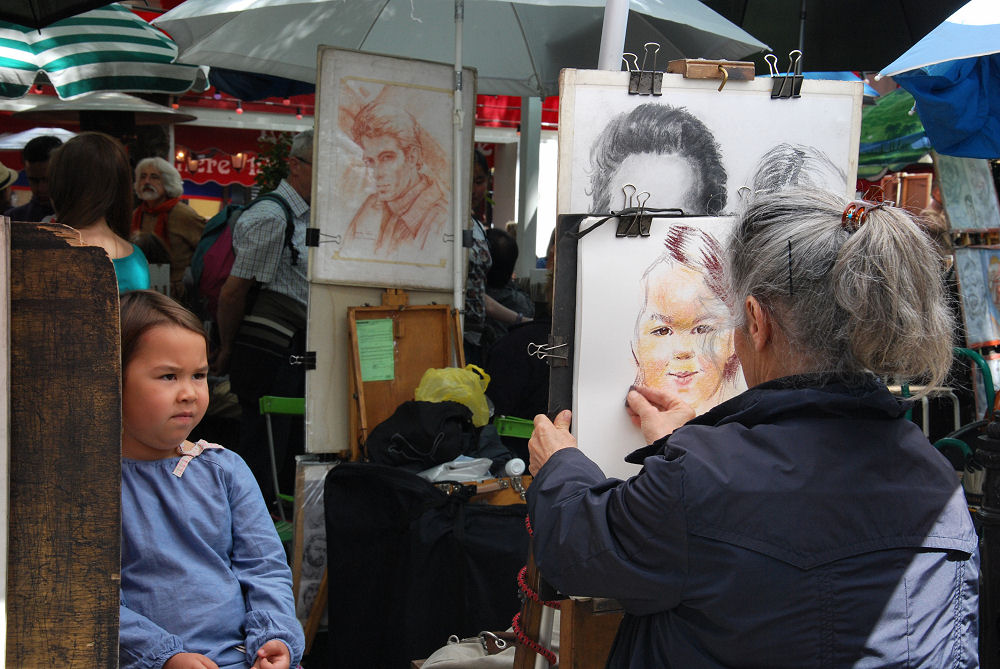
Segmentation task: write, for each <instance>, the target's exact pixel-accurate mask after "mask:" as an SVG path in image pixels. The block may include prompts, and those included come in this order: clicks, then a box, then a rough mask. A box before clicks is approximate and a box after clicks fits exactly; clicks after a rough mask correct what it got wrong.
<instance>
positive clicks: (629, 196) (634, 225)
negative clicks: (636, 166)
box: [615, 184, 653, 237]
mask: <svg viewBox="0 0 1000 669" xmlns="http://www.w3.org/2000/svg"><path fill="white" fill-rule="evenodd" d="M635 191H636V188H635V186H633V185H632V184H625V185H624V186H622V193H624V194H625V208H624V209H622V210H621V211H620V212H618V228H617V229H616V230H615V237H649V229H650V227H652V225H653V217H652V215H650V214H647V213H646V202H647V201H648V200H649V193H647V192H646V191H642V192H641V193H636V192H635Z"/></svg>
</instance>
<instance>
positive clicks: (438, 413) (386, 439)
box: [365, 400, 475, 472]
mask: <svg viewBox="0 0 1000 669" xmlns="http://www.w3.org/2000/svg"><path fill="white" fill-rule="evenodd" d="M474 439H475V428H474V426H473V425H472V412H471V411H469V408H468V407H467V406H465V405H464V404H461V403H459V402H417V401H413V400H411V401H409V402H403V403H402V404H400V405H399V406H398V407H396V410H395V411H394V412H393V414H392V415H391V416H389V417H388V418H386V419H385V420H384V421H382V422H381V423H379V424H378V425H376V426H375V427H374V428H372V431H371V433H369V435H368V438H367V439H366V440H365V451H366V452H367V453H368V458H369V459H370V460H371V461H372V462H375V463H377V464H381V465H395V466H397V467H406V468H407V469H410V470H411V471H414V472H419V471H423V470H425V469H428V468H430V467H433V466H434V465H439V464H441V463H443V462H451V461H452V460H454V459H455V458H457V457H458V456H459V455H461V454H462V453H464V452H465V451H466V450H468V448H469V447H470V446H471V445H473V444H475V441H474Z"/></svg>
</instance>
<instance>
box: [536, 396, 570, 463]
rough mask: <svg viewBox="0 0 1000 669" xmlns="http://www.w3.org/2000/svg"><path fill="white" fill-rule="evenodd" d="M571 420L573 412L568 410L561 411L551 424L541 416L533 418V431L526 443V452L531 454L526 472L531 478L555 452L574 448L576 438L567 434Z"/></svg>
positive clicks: (546, 418)
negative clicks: (529, 473) (528, 472)
mask: <svg viewBox="0 0 1000 669" xmlns="http://www.w3.org/2000/svg"><path fill="white" fill-rule="evenodd" d="M572 420H573V412H572V411H570V410H569V409H566V410H564V411H561V412H560V413H559V415H558V416H556V420H555V422H552V421H550V420H549V419H548V417H546V416H544V415H543V414H538V415H537V416H535V431H534V432H532V434H531V439H530V440H529V441H528V451H529V452H530V453H531V462H530V463H529V464H528V471H530V472H531V474H532V476H537V475H538V470H539V469H541V468H542V466H543V465H544V464H545V463H546V462H548V461H549V458H550V457H551V456H552V454H553V453H555V452H556V451H560V450H562V449H564V448H576V438H575V437H574V436H573V435H572V434H570V433H569V425H570V421H572Z"/></svg>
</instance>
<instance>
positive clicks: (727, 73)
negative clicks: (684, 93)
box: [667, 58, 754, 91]
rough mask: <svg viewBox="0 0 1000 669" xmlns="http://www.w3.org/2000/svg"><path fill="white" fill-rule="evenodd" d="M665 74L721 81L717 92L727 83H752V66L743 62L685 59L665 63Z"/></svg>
mask: <svg viewBox="0 0 1000 669" xmlns="http://www.w3.org/2000/svg"><path fill="white" fill-rule="evenodd" d="M667 72H669V73H671V74H681V75H684V78H685V79H722V84H721V85H720V86H719V90H720V91H721V90H722V87H723V86H725V85H726V83H727V82H729V81H752V80H753V78H754V64H753V63H751V62H748V61H743V60H703V59H701V58H686V59H680V60H672V61H670V62H669V63H667Z"/></svg>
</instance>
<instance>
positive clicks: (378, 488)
mask: <svg viewBox="0 0 1000 669" xmlns="http://www.w3.org/2000/svg"><path fill="white" fill-rule="evenodd" d="M463 488H468V492H471V491H472V486H463ZM463 492H464V491H463ZM323 504H324V507H325V511H326V536H327V560H328V567H329V568H328V571H327V573H328V578H329V580H328V588H329V601H330V602H331V605H330V624H329V634H330V636H329V648H330V654H329V656H328V659H329V663H328V664H327V665H325V666H327V667H329V668H330V669H334V668H336V669H355V668H358V669H362V668H363V669H370V668H371V667H377V668H382V667H386V668H388V669H394V668H399V669H402V668H404V667H408V666H409V665H410V660H414V659H417V658H424V657H427V656H428V655H430V654H431V653H433V652H434V651H435V650H436V649H437V648H438V647H440V646H441V645H442V644H443V643H444V642H445V640H446V639H447V638H448V636H449V635H451V634H456V635H458V636H459V637H468V636H474V635H476V634H479V633H480V632H481V631H482V630H501V629H507V627H508V626H509V625H510V621H511V618H513V616H514V614H515V613H517V612H518V610H519V609H520V607H521V602H520V601H519V600H518V598H517V574H518V571H519V570H520V568H521V567H522V566H523V565H524V563H525V561H526V560H527V556H528V532H527V529H526V527H525V524H524V517H525V514H526V513H527V507H526V506H525V505H524V504H514V505H510V506H492V505H489V504H472V503H469V502H468V501H467V500H466V499H465V497H464V496H462V495H460V494H452V495H447V494H445V493H444V492H442V491H441V490H439V489H437V488H436V487H435V486H434V485H432V484H431V483H428V482H427V481H425V480H423V479H422V478H420V477H419V476H416V475H414V474H411V473H410V472H407V471H402V470H400V469H399V468H398V467H385V466H381V465H374V464H370V463H360V462H346V463H342V464H339V465H337V466H336V467H334V468H333V469H331V470H330V472H329V473H328V474H327V476H326V481H325V485H324V496H323Z"/></svg>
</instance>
